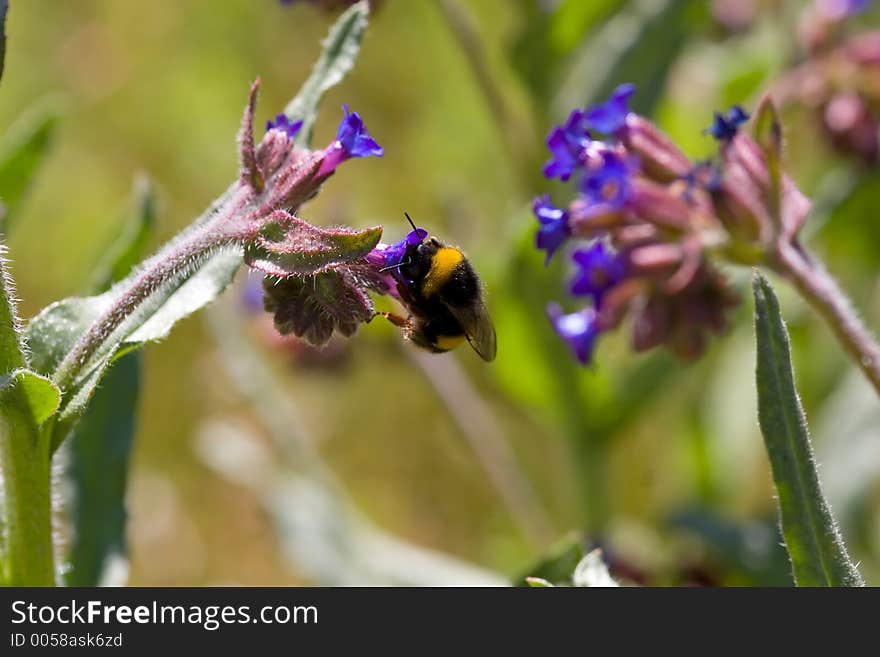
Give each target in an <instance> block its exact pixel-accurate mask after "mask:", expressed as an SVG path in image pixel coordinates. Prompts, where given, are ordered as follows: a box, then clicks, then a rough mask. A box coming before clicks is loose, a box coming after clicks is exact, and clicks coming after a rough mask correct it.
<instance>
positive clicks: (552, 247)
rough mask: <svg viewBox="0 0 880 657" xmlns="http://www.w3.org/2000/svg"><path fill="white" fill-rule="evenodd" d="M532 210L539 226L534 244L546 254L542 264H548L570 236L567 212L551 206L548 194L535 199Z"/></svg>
mask: <svg viewBox="0 0 880 657" xmlns="http://www.w3.org/2000/svg"><path fill="white" fill-rule="evenodd" d="M532 210H533V211H534V213H535V216H536V217H537V218H538V221H539V222H540V224H541V226H540V228H539V229H538V234H537V235H536V237H535V244H536V245H537V247H538V248H539V249H543V250H545V251H546V252H547V258H546V260H545V261H544V264H548V263H549V262H550V259H551V258H552V257H553V254H554V253H556V250H557V249H558V248H559V247H560V246H562V244H563V243H564V242H565V240H566V239H568V236H569V235H570V234H571V228H570V226H569V224H568V211H567V210H563V209H562V208H557V207H556V206H555V205H553V203H551V202H550V195H549V194H544V195H543V196H539V197H537V198H536V199H535V200H534V202H533V203H532Z"/></svg>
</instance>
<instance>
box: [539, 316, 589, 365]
mask: <svg viewBox="0 0 880 657" xmlns="http://www.w3.org/2000/svg"><path fill="white" fill-rule="evenodd" d="M547 315H548V316H549V317H550V322H551V323H552V324H553V328H554V329H555V330H556V332H557V333H558V334H559V336H560V337H561V338H562V339H563V340H565V342H566V343H568V346H569V347H570V348H571V350H572V351H573V352H574V355H575V358H577V359H578V362H580V363H581V364H583V365H587V364H588V363H589V362H590V361H591V360H592V358H593V347H594V346H595V344H596V338H598V337H599V333H600V331H599V328H598V326H597V324H596V312H595V311H594V310H593V309H592V308H584V309H582V310H579V311H578V312H575V313H571V314H569V315H566V314H564V313H563V312H562V308H560V307H559V306H558V305H557V304H555V303H551V304H550V305H548V306H547Z"/></svg>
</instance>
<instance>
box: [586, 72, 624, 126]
mask: <svg viewBox="0 0 880 657" xmlns="http://www.w3.org/2000/svg"><path fill="white" fill-rule="evenodd" d="M635 92H636V87H635V85H634V84H622V85H620V86H619V87H617V89H615V90H614V91H613V92H612V93H611V98H609V99H608V100H606V101H605V102H604V103H599V104H598V105H593V106H592V107H588V108H587V110H586V112H585V113H584V122H585V123H586V125H587V127H588V128H590V129H592V130H595V131H596V132H601V133H602V134H605V135H613V134H614V133H615V132H617V131H618V130H619V129H620V128H622V127H623V123H624V121H626V116H627V114H629V113H630V109H629V99H630V97H632V95H633V94H634V93H635Z"/></svg>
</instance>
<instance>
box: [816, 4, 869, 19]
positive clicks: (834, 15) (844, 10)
mask: <svg viewBox="0 0 880 657" xmlns="http://www.w3.org/2000/svg"><path fill="white" fill-rule="evenodd" d="M816 6H817V7H818V9H819V11H820V12H821V13H822V14H824V15H825V16H826V17H827V18H829V19H831V20H836V21H839V20H843V19H845V18H849V17H850V16H855V15H856V14H860V13H862V12H863V11H865V10H866V9H867V8H868V7H870V6H871V0H817V1H816Z"/></svg>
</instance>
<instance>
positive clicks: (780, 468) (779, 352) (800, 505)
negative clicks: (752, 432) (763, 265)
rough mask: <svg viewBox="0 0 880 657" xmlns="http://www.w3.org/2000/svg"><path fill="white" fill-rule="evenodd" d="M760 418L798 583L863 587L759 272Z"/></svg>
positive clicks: (775, 308)
mask: <svg viewBox="0 0 880 657" xmlns="http://www.w3.org/2000/svg"><path fill="white" fill-rule="evenodd" d="M753 288H754V294H755V333H756V335H757V343H758V364H757V383H758V421H759V424H760V425H761V432H762V433H763V435H764V444H765V445H766V447H767V453H768V455H769V456H770V466H771V468H772V470H773V481H774V482H775V484H776V491H777V502H778V504H779V510H780V515H781V522H782V534H783V537H784V538H785V546H786V549H787V550H788V555H789V558H790V559H791V565H792V570H793V573H794V579H795V583H796V584H797V585H798V586H861V585H863V584H864V582H863V581H862V578H861V575H859V572H858V570H856V567H855V566H854V565H853V563H852V562H851V561H850V558H849V556H848V555H847V552H846V547H845V546H844V543H843V538H842V537H841V535H840V530H839V529H838V527H837V523H836V522H835V520H834V517H833V515H832V513H831V508H830V507H829V505H828V502H827V501H826V500H825V497H824V495H823V494H822V487H821V485H820V483H819V473H818V472H817V471H816V463H815V460H814V459H813V449H812V446H811V445H810V437H809V434H808V431H807V420H806V417H805V415H804V410H803V408H802V407H801V403H800V399H799V398H798V394H797V390H796V388H795V385H794V373H793V371H792V366H791V353H790V348H789V341H788V331H787V330H786V328H785V324H784V323H783V321H782V316H781V314H780V311H779V302H778V301H777V299H776V295H775V294H774V293H773V288H772V287H770V284H769V283H768V282H767V280H766V279H765V278H764V277H763V276H761V275H760V274H758V273H756V274H755V279H754V284H753Z"/></svg>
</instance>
